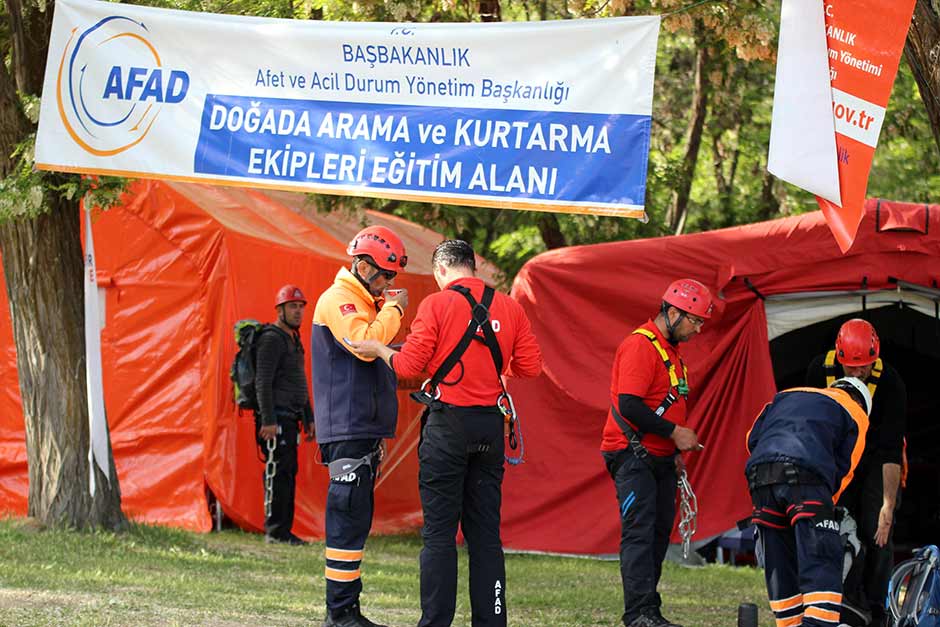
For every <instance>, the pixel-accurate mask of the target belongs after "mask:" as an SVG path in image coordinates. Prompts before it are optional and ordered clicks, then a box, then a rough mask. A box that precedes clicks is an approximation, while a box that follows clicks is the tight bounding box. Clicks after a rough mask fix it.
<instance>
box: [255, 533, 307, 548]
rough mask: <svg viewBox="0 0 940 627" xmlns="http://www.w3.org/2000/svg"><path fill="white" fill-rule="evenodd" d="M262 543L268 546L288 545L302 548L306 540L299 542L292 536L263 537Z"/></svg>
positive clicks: (299, 540)
mask: <svg viewBox="0 0 940 627" xmlns="http://www.w3.org/2000/svg"><path fill="white" fill-rule="evenodd" d="M264 541H265V542H267V543H268V544H289V545H290V546H304V545H306V544H307V541H306V540H301V539H300V538H298V537H297V536H295V535H294V534H289V535H288V536H287V537H284V538H282V537H279V536H269V535H266V536H264Z"/></svg>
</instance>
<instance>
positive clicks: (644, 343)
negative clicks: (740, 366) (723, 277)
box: [601, 279, 714, 627]
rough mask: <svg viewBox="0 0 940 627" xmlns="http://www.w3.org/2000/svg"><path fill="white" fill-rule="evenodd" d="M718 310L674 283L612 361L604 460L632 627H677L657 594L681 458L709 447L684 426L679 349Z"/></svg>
mask: <svg viewBox="0 0 940 627" xmlns="http://www.w3.org/2000/svg"><path fill="white" fill-rule="evenodd" d="M713 309H714V305H713V303H712V297H711V293H710V292H709V291H708V288H707V287H705V286H704V285H702V284H701V283H699V282H698V281H695V280H694V279H680V280H678V281H674V282H673V283H672V284H671V285H670V286H669V287H668V288H667V289H666V292H665V293H664V294H663V298H662V303H661V306H660V310H659V314H658V315H657V316H656V318H655V319H653V320H649V321H647V322H646V323H645V324H643V325H641V326H640V327H639V328H637V329H636V330H634V331H633V332H632V333H631V334H630V335H628V336H627V337H626V339H624V340H623V342H622V343H621V344H620V347H619V348H618V349H617V354H616V356H615V357H614V365H613V372H612V373H611V385H610V410H609V411H608V414H607V423H606V424H605V425H604V436H603V441H602V442H601V453H602V454H603V456H604V461H605V463H606V465H607V470H608V472H609V473H610V476H611V478H613V480H614V486H615V487H616V490H617V503H618V508H619V512H620V576H621V579H622V581H623V597H624V613H623V623H624V625H626V626H627V627H676V625H675V624H674V623H670V622H669V621H667V620H666V619H665V618H663V615H662V613H661V611H660V607H661V605H662V599H661V598H660V596H659V593H658V592H657V591H656V588H657V585H658V584H659V577H660V575H661V573H662V563H663V559H665V557H666V549H667V548H668V546H669V534H670V533H671V532H672V525H673V519H674V518H675V514H676V487H677V477H678V474H679V473H680V472H681V469H682V468H684V465H683V462H682V458H681V457H680V456H679V454H678V451H696V450H701V449H702V448H703V447H702V445H701V444H699V441H698V436H697V435H696V434H695V431H693V430H692V429H690V428H688V427H687V426H686V413H687V406H686V402H687V401H686V399H687V397H688V394H689V384H688V377H687V372H686V368H685V365H684V364H683V362H682V357H681V356H680V355H679V348H678V345H679V343H680V342H687V341H688V340H690V339H692V337H694V336H695V335H696V334H698V333H699V332H700V331H701V329H702V325H703V324H704V323H705V321H706V320H707V319H709V318H710V317H711V315H712V310H713Z"/></svg>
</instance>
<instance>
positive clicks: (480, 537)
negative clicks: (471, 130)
mask: <svg viewBox="0 0 940 627" xmlns="http://www.w3.org/2000/svg"><path fill="white" fill-rule="evenodd" d="M431 265H432V269H433V272H434V279H435V281H436V282H437V285H438V287H440V288H441V291H440V292H438V293H436V294H433V295H431V296H428V297H427V298H426V299H424V301H422V302H421V305H420V307H419V308H418V313H417V315H416V316H415V319H414V322H413V323H412V325H411V333H410V334H409V335H408V339H407V340H406V341H405V344H404V345H403V346H402V348H401V352H396V351H394V350H392V349H391V348H389V347H388V346H385V345H384V343H382V342H376V341H366V342H354V343H353V344H352V347H353V350H355V351H356V352H357V353H358V354H359V355H361V356H364V357H380V358H381V359H382V360H383V361H384V362H385V363H386V364H388V366H389V370H390V371H394V372H395V373H396V374H397V375H398V376H400V377H408V378H410V377H416V376H418V375H419V374H421V373H422V372H424V371H425V370H427V371H428V372H432V373H434V374H433V375H432V378H431V379H430V381H432V382H438V381H439V382H440V386H439V387H436V386H435V385H434V384H433V383H432V384H429V385H428V386H426V387H425V386H423V387H425V389H424V390H423V392H424V393H425V395H426V397H427V398H426V400H422V402H426V404H428V410H427V411H426V412H425V415H426V417H427V420H426V423H425V424H424V428H423V430H422V443H421V445H420V446H419V448H418V461H419V464H420V467H419V471H418V490H419V492H420V494H421V507H422V511H423V513H424V527H423V529H422V530H421V535H422V537H423V539H424V548H423V549H422V550H421V558H420V562H421V620H420V621H419V622H418V625H419V627H446V626H448V625H450V624H451V622H452V621H453V619H454V612H455V607H456V601H457V548H456V543H455V536H456V534H457V526H458V524H459V525H460V526H461V529H462V530H463V534H464V537H465V538H466V540H467V548H468V550H469V552H470V606H471V613H472V616H471V624H472V625H473V627H484V626H486V627H489V626H493V627H502V626H504V625H506V597H505V595H506V568H505V563H504V558H503V547H502V541H501V540H500V535H499V520H500V518H499V515H500V503H501V501H502V481H503V452H504V446H505V444H504V435H503V431H504V428H505V427H504V423H505V421H504V412H503V411H501V409H500V407H501V406H502V403H503V402H504V401H505V402H506V403H508V404H507V405H506V406H505V407H506V409H507V410H508V409H511V401H509V400H508V395H507V394H506V392H505V389H504V388H503V384H502V381H501V375H509V376H519V377H534V376H537V375H538V374H539V373H540V372H541V371H542V355H541V352H540V351H539V346H538V344H537V343H536V340H535V336H534V335H533V334H532V330H531V327H530V324H529V320H528V318H527V317H526V314H525V311H523V309H522V306H521V305H519V304H518V303H517V302H516V301H514V300H512V299H511V298H510V297H509V296H507V295H505V294H501V293H498V292H495V291H494V290H492V288H489V287H486V286H485V285H484V283H483V281H482V280H481V279H478V278H476V276H475V271H476V259H475V255H474V252H473V249H472V248H471V247H470V245H469V244H468V243H467V242H464V241H460V240H447V241H445V242H442V243H441V244H439V245H438V246H437V248H436V249H435V250H434V254H433V256H432V258H431ZM481 332H482V334H481ZM465 338H466V339H465ZM461 349H462V351H461ZM458 353H459V355H458ZM427 387H436V389H427ZM412 396H414V395H412ZM418 398H422V397H421V395H420V394H419V396H418ZM506 418H509V416H508V415H507V416H506ZM512 433H513V432H512V430H511V426H510V437H511V438H512ZM512 443H513V440H512V439H510V445H512Z"/></svg>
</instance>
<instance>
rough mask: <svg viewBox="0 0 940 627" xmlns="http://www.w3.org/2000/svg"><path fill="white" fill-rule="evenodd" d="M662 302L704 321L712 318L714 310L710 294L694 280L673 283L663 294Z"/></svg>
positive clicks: (681, 280)
mask: <svg viewBox="0 0 940 627" xmlns="http://www.w3.org/2000/svg"><path fill="white" fill-rule="evenodd" d="M663 302H665V303H669V304H670V305H672V306H673V307H675V308H676V309H681V310H682V311H684V312H686V313H690V314H692V315H693V316H698V317H699V318H705V319H706V320H707V319H708V318H711V317H712V311H713V310H714V309H715V305H714V304H713V303H712V294H711V292H709V291H708V288H707V287H705V286H704V285H702V284H701V283H699V282H698V281H696V280H695V279H679V280H678V281H673V282H672V285H670V286H669V288H668V289H666V293H665V294H663Z"/></svg>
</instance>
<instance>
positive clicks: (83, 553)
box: [0, 519, 773, 627]
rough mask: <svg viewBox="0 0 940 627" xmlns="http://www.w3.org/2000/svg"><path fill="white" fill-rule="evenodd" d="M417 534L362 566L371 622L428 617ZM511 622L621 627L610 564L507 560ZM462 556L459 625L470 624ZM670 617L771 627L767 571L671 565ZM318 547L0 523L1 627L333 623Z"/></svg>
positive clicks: (392, 543) (711, 626) (386, 545)
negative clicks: (746, 605)
mask: <svg viewBox="0 0 940 627" xmlns="http://www.w3.org/2000/svg"><path fill="white" fill-rule="evenodd" d="M420 548H421V540H420V538H419V537H418V536H416V535H415V536H394V537H373V538H370V539H369V542H368V545H367V547H366V558H365V562H364V564H363V582H364V585H365V593H364V594H363V597H362V602H363V607H364V613H365V614H366V616H369V617H370V618H372V619H374V620H381V621H382V622H385V623H388V624H389V625H392V626H395V627H403V626H406V625H415V624H417V621H418V616H419V610H418V607H419V600H418V598H419V597H418V559H417V557H418V552H419V550H420ZM506 566H507V580H508V583H507V605H508V611H509V624H510V625H514V626H519V627H523V626H524V627H529V626H533V627H534V626H544V627H561V626H579V627H580V626H586V625H610V626H616V625H619V624H620V613H621V612H622V596H621V589H620V574H619V569H618V565H617V563H616V562H613V561H599V560H592V559H579V558H563V557H550V556H540V555H507V557H506ZM466 575H467V560H466V555H465V553H464V552H463V551H461V553H460V584H459V585H460V588H459V594H458V598H457V617H456V620H455V621H454V625H469V624H470V619H469V598H468V595H467V578H466ZM660 591H661V592H662V593H663V597H664V599H665V607H664V613H665V614H666V616H668V617H669V618H671V619H672V620H674V621H678V622H680V623H682V624H683V625H685V626H686V627H734V626H735V625H736V623H737V607H738V604H739V603H742V602H752V603H756V604H757V606H758V608H759V611H760V617H761V625H762V626H771V625H773V619H772V617H771V614H770V610H769V608H768V606H767V601H766V597H765V594H764V587H763V579H762V575H761V573H760V571H758V570H755V569H753V568H734V567H731V566H718V565H711V566H708V567H705V568H698V569H686V568H680V567H678V566H675V565H673V564H669V563H667V564H666V565H665V570H664V573H663V580H662V583H661V586H660ZM323 594H324V582H323V545H322V544H314V545H311V546H307V547H290V546H283V545H266V544H264V542H263V541H262V538H261V536H258V535H252V534H246V533H242V532H238V531H223V532H221V533H212V534H208V535H203V534H195V533H188V532H184V531H178V530H173V529H166V528H160V527H147V526H134V527H132V529H131V530H130V531H128V532H127V533H123V534H112V533H76V532H70V531H49V530H37V529H35V528H34V527H33V526H31V525H30V524H28V523H26V522H25V521H24V520H21V519H0V625H2V626H7V625H10V626H12V625H16V626H20V625H24V626H25V625H88V626H95V627H97V626H99V625H134V626H138V625H200V626H203V625H205V626H209V627H221V626H233V627H234V626H236V625H239V626H240V625H259V626H260V625H316V626H319V625H320V624H321V623H322V620H323V613H324V603H323Z"/></svg>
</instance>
